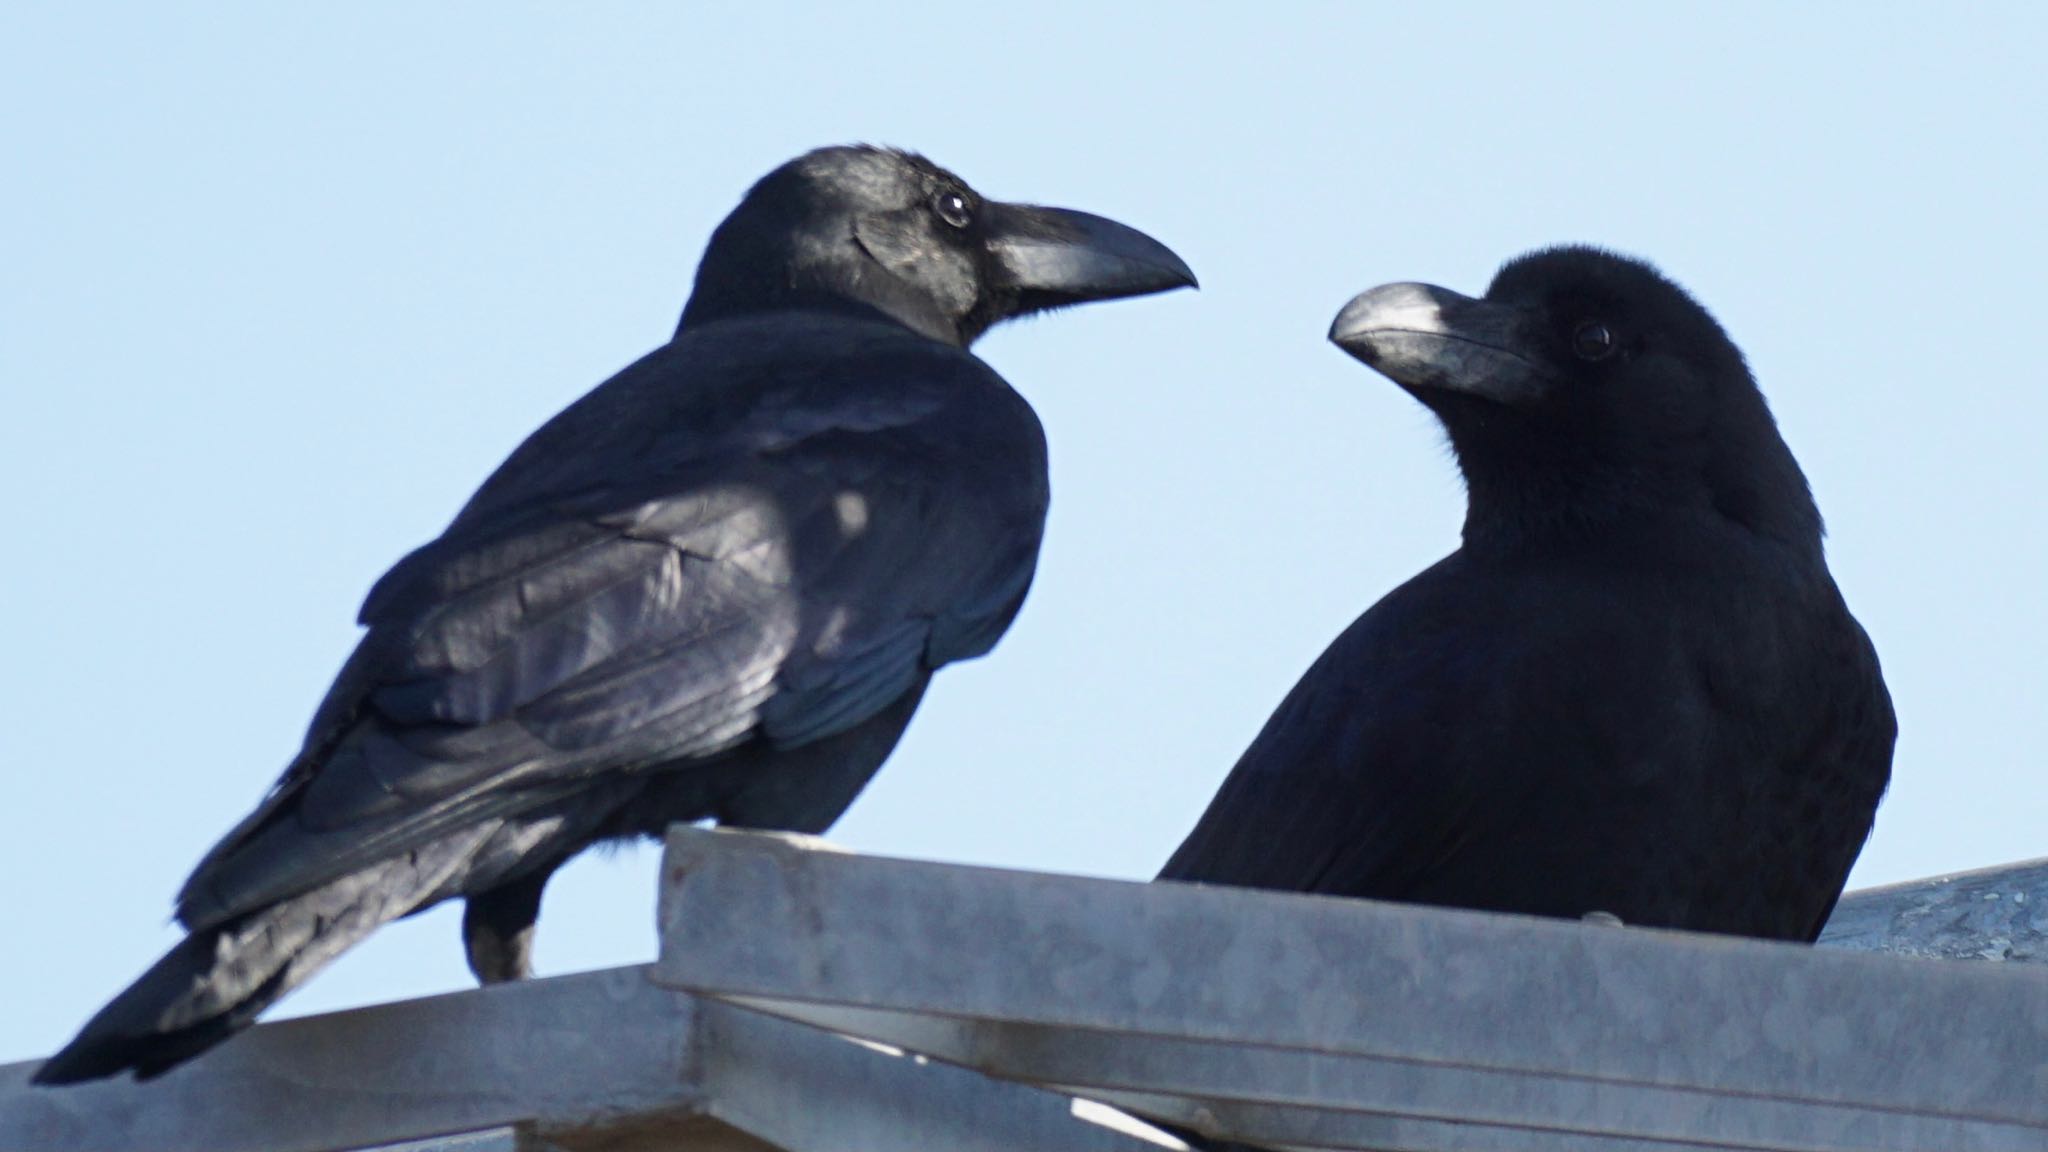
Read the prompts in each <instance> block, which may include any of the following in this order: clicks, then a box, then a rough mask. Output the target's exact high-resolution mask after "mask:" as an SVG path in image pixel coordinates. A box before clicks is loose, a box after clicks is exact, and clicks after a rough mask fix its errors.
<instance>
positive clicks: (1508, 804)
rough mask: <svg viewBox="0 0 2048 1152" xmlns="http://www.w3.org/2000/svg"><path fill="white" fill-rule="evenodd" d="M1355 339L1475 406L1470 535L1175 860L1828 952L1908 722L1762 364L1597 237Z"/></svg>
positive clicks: (1406, 297)
mask: <svg viewBox="0 0 2048 1152" xmlns="http://www.w3.org/2000/svg"><path fill="white" fill-rule="evenodd" d="M1330 339H1331V340H1333V341H1335V342H1336V343H1337V344H1338V345H1339V346H1340V347H1342V348H1343V349H1344V350H1345V351H1347V352H1349V353H1351V354H1352V355H1353V356H1356V357H1357V358H1358V359H1360V360H1362V361H1364V362H1365V363H1367V364H1368V365H1371V366H1372V367H1373V368H1375V369H1377V370H1378V371H1379V372H1381V373H1382V374H1384V375H1386V376H1387V377H1389V378H1391V379H1392V380H1393V381H1394V382H1395V383H1397V384H1399V385H1400V386H1401V387H1402V388H1403V389H1405V390H1407V391H1408V392H1409V393H1410V394H1411V395H1413V396H1414V397H1415V398H1416V399H1418V400H1420V401H1421V402H1422V403H1423V404H1424V405H1426V406H1427V407H1428V408H1429V409H1430V410H1431V411H1432V412H1433V413H1435V414H1436V416H1437V417H1438V419H1439V420H1440V421H1441V422H1442V424H1443V427H1444V430H1445V431H1446V433H1447V434H1448V436H1449V440H1450V444H1451V447H1452V450H1453V451H1454V452H1455V454H1456V456H1457V461H1458V466H1459V468H1460V470H1461V471H1462V472H1463V474H1464V479H1465V486H1466V492H1467V510H1466V516H1465V526H1464V537H1463V543H1462V546H1461V547H1460V548H1459V549H1458V550H1457V551H1455V552H1453V553H1452V554H1451V555H1450V556H1448V557H1446V558H1444V559H1443V560H1441V561H1439V562H1438V563H1437V564H1435V565H1434V566H1432V567H1430V568H1429V569H1428V570H1426V571H1424V572H1423V573H1421V574H1420V575H1418V576H1416V577H1415V578H1414V579H1412V580H1410V581H1408V582H1407V583H1406V584H1404V585H1402V586H1401V587H1399V588H1397V589H1395V590H1394V591H1393V592H1392V593H1390V594H1389V595H1388V596H1387V597H1386V598H1385V599H1383V600H1381V601H1380V602H1379V603H1378V604H1376V605H1374V606H1373V607H1372V609H1371V610H1370V611H1368V612H1366V613H1365V615H1364V616H1362V617H1360V618H1359V619H1358V621H1357V622H1356V623H1354V624H1352V626H1351V627H1350V628H1348V629H1346V630H1345V632H1344V633H1343V634H1342V635H1341V636H1339V637H1338V638H1337V640H1336V642H1335V643H1333V644H1332V645H1331V646H1330V648H1329V649H1328V650H1327V651H1326V652H1324V653H1323V655H1322V656H1321V658H1320V659H1318V660H1317V661H1316V663H1315V664H1314V666H1313V667H1311V668H1310V669H1309V671H1308V672H1307V674H1306V675H1304V676H1303V677H1302V679H1301V682H1300V683H1299V684H1297V685H1296V686H1295V688H1294V690H1293V691H1292V692H1291V693H1289V694H1288V696H1287V698H1286V700H1285V701H1283V702H1282V703H1281V705H1280V707H1279V710H1278V711H1276V712H1275V713H1274V714H1273V716H1272V718H1271V719H1270V720H1269V721H1267V723H1266V727H1265V729H1264V730H1263V731H1262V732H1260V734H1259V736H1258V738H1257V739H1256V740H1255V741H1253V743H1252V745H1251V747H1250V748H1249V749H1247V750H1246V751H1245V753H1244V755H1243V757H1242V758H1241V759H1240V760H1239V761H1238V763H1237V766H1236V767H1235V768H1234V769H1233V770H1232V772H1231V774H1230V776H1229V778H1228V779H1227V780H1226V781H1225V782H1224V784H1223V787H1222V790H1221V791H1220V792H1219V794H1218V795H1217V796H1216V798H1215V800H1214V801H1213V802H1212V803H1211V805H1210V807H1209V810H1208V812H1207V814H1206V815H1204V816H1203V818H1202V820H1201V822H1200V824H1199V825H1197V826H1196V828H1195V829H1194V831H1193V832H1192V833H1191V834H1190V835H1189V836H1188V838H1187V840H1186V842H1185V843H1183V844H1182V845H1181V847H1180V850H1179V851H1178V852H1176V853H1175V854H1174V856H1173V859H1172V860H1171V861H1170V862H1169V863H1168V864H1167V865H1166V868H1165V871H1164V872H1162V873H1161V876H1162V878H1164V879H1171V880H1188V881H1201V882H1208V883H1219V884H1235V885H1245V886H1251V887H1260V888H1275V889H1286V890H1293V891H1306V892H1319V893H1328V894H1333V895H1341V896H1352V897H1366V898H1374V899H1384V900H1400V901H1411V902H1419V903H1425V904H1436V905H1448V906H1457V907H1464V908H1477V909H1487V910H1493V911H1499V912H1519V913H1529V914H1535V915H1543V916H1558V917H1584V916H1587V915H1589V914H1600V913H1604V914H1607V917H1619V918H1620V919H1621V920H1622V921H1624V922H1626V923H1631V924H1641V925H1654V926H1661V927H1669V928H1685V929H1694V930H1700V931H1707V932H1723V933H1734V934H1739V935H1746V936H1758V937H1767V938H1773V939H1781V940H1804V941H1810V940H1812V939H1814V937H1815V936H1816V935H1817V934H1818V933H1819V932H1820V929H1821V926H1822V924H1824V923H1825V922H1826V920H1827V917H1828V913H1829V911H1830V910H1831V909H1832V908H1833V906H1834V902H1835V899H1836V897H1837V895H1838V894H1839V893H1840V892H1841V889H1842V884H1843V881H1844V879H1845V878H1846V877H1847V876H1848V873H1849V867H1850V865H1851V864H1852V863H1853V862H1854V861H1855V859H1856V854H1857V852H1858V851H1859V850H1860V849H1861V847H1862V844H1863V841H1864V838H1865V837H1866V835H1867V834H1868V833H1869V831H1870V826H1871V820H1872V817H1873V815H1874V813H1875V811H1876V808H1877V803H1878V799H1879V797H1880V796H1881V795H1882V794H1883V792H1884V790H1885V785H1886V782H1887V780H1888V779H1889V777H1890V773H1891V756H1892V742H1893V738H1894V736H1895V734H1896V730H1897V728H1896V724H1895V722H1894V719H1893V715H1892V707H1891V701H1890V698H1889V696H1888V695H1887V693H1886V691H1885V685H1884V679H1883V677H1882V675H1881V674H1880V672H1879V669H1878V661H1877V654H1876V652H1875V651H1874V650H1873V649H1872V647H1871V644H1870V641H1869V639H1868V638H1867V637H1866V636H1865V635H1864V633H1863V629H1862V628H1861V627H1859V626H1858V625H1857V623H1856V621H1855V619H1854V618H1852V617H1851V616H1850V615H1849V610H1848V608H1847V607H1845V606H1844V604H1843V602H1842V597H1841V594H1840V593H1839V592H1837V591H1836V588H1835V584H1834V581H1833V579H1832V578H1831V577H1830V576H1829V574H1828V568H1827V563H1826V561H1825V559H1824V557H1823V554H1822V549H1821V518H1820V514H1819V512H1818V511H1816V509H1815V507H1814V503H1813V499H1812V496H1811V495H1810V494H1809V492H1808V490H1807V485H1806V479H1805V477H1804V476H1803V475H1802V474H1801V473H1800V470H1799V466H1798V464H1797V463H1795V462H1794V460H1793V458H1792V453H1791V452H1790V451H1789V450H1788V449H1787V448H1786V446H1785V443H1784V441H1783V440H1782V439H1780V437H1779V435H1778V431H1777V427H1776V425H1775V423H1774V422H1773V421H1772V418H1771V415H1770V411H1769V409H1768V408H1767V407H1766V406H1765V404H1764V399H1763V396H1762V395H1761V394H1760V393H1759V392H1758V391H1757V388H1756V385H1755V383H1754V382H1753V380H1752V379H1751V377H1750V374H1749V370H1748V368H1747V367H1746V365H1745V364H1744V361H1743V357H1742V354H1741V352H1740V351H1739V350H1737V348H1736V347H1735V345H1734V344H1733V343H1732V342H1730V340H1729V339H1728V337H1727V335H1726V334H1724V333H1723V332H1722V330H1721V328H1720V326H1719V325H1717V324H1716V323H1715V322H1714V320H1713V318H1712V317H1711V316H1709V315H1708V314H1707V312H1706V311H1705V310H1704V309H1703V308H1701V307H1700V306H1699V305H1698V304H1696V303H1694V302H1693V300H1692V299H1691V298H1690V297H1689V296H1687V295H1686V293H1685V292H1684V291H1683V290H1681V289H1680V288H1678V287H1677V286H1676V285H1674V284H1672V283H1671V282H1670V281H1668V280H1666V279H1664V278H1663V277H1662V276H1660V275H1659V274H1658V273H1657V272H1656V271H1655V270H1654V269H1652V268H1650V267H1649V266H1648V265H1645V264H1642V263H1638V262H1636V261H1634V260H1629V259H1624V258H1621V257H1618V256H1614V255H1610V254H1607V253H1604V252H1600V251H1596V250H1593V249H1588V248H1559V249H1554V250H1549V251H1543V252H1537V253H1534V254H1531V255H1528V256H1524V257H1522V258H1520V259H1517V260H1515V261H1513V262H1511V263H1509V264H1508V265H1507V266H1506V267H1504V268H1503V269H1501V271H1500V273H1499V275H1498V276H1496V277H1495V278H1494V281H1493V284H1492V285H1491V286H1490V287H1489V288H1488V289H1487V292H1486V296H1485V298H1484V299H1480V300H1473V299H1469V298H1467V297H1464V296H1460V295H1458V294H1457V293H1455V292H1448V291H1445V290H1444V289H1442V288H1436V287H1431V286H1428V285H1422V284H1390V285H1387V286H1385V287H1381V288H1375V289H1373V290H1372V291H1370V292H1367V293H1365V294H1364V295H1361V296H1359V297H1358V298H1356V299H1354V300H1352V301H1351V302H1350V304H1348V305H1347V306H1346V307H1345V308H1344V310H1343V311H1342V312H1341V313H1340V314H1339V315H1338V317H1337V320H1336V324H1335V325H1334V327H1332V328H1331V330H1330ZM1607 917H1597V918H1601V919H1605V918H1607Z"/></svg>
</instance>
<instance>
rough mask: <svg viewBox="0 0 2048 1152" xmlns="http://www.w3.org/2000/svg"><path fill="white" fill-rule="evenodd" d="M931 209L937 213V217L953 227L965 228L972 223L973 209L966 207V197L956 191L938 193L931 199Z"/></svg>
mask: <svg viewBox="0 0 2048 1152" xmlns="http://www.w3.org/2000/svg"><path fill="white" fill-rule="evenodd" d="M932 211H934V212H937V213H938V214H939V219H941V220H944V221H945V222H946V223H948V224H950V225H952V226H953V227H955V228H965V227H967V226H968V225H969V224H972V223H974V210H973V209H972V208H970V207H968V204H967V197H965V196H962V195H961V194H959V193H958V192H941V193H939V195H938V197H937V198H936V199H934V200H933V201H932Z"/></svg>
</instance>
